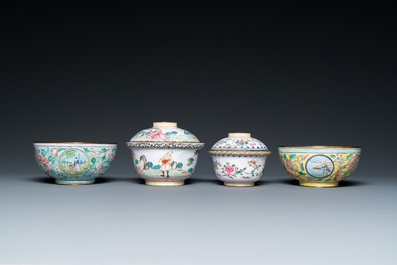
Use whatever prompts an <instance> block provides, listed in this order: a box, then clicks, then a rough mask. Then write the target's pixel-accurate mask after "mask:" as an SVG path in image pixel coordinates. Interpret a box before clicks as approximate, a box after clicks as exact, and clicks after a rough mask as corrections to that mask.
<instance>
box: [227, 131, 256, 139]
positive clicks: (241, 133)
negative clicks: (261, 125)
mask: <svg viewBox="0 0 397 265" xmlns="http://www.w3.org/2000/svg"><path fill="white" fill-rule="evenodd" d="M228 136H229V137H233V138H236V137H251V133H243V132H235V133H229V134H228Z"/></svg>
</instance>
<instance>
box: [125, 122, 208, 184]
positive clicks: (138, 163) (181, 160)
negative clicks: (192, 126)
mask: <svg viewBox="0 0 397 265" xmlns="http://www.w3.org/2000/svg"><path fill="white" fill-rule="evenodd" d="M127 146H128V147H129V148H130V149H131V150H132V160H133V163H134V168H135V170H136V173H137V174H138V175H139V176H140V177H141V178H143V179H145V183H146V184H147V185H153V186H179V185H183V184H184V181H185V179H187V178H189V177H190V176H192V175H193V173H194V170H195V167H196V164H197V159H198V152H199V150H200V149H201V148H203V146H204V143H200V141H199V140H198V139H197V137H196V136H195V135H193V134H192V133H190V132H188V131H186V130H184V129H181V128H178V127H177V123H176V122H154V123H153V127H152V128H149V129H145V130H141V131H140V132H138V133H137V134H135V135H134V136H133V137H132V138H131V140H130V141H129V142H127Z"/></svg>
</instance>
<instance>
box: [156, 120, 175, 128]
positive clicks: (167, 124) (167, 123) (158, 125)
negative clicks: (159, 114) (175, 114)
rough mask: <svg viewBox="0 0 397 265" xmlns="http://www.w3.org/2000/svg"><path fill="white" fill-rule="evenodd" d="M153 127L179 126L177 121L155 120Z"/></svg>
mask: <svg viewBox="0 0 397 265" xmlns="http://www.w3.org/2000/svg"><path fill="white" fill-rule="evenodd" d="M153 127H177V123H176V122H166V121H162V122H153Z"/></svg>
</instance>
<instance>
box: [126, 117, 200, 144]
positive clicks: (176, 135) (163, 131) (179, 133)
mask: <svg viewBox="0 0 397 265" xmlns="http://www.w3.org/2000/svg"><path fill="white" fill-rule="evenodd" d="M136 142H165V143H168V142H183V143H199V142H200V141H199V139H197V137H196V136H195V135H194V134H192V133H191V132H189V131H186V130H184V129H181V128H178V127H177V123H176V122H154V123H153V127H151V128H149V129H145V130H142V131H140V132H138V133H137V134H135V135H134V136H133V137H132V138H131V140H130V143H136Z"/></svg>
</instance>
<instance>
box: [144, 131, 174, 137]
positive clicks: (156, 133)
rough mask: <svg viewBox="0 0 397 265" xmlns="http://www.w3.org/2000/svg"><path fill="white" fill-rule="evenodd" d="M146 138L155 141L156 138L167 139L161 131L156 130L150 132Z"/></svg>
mask: <svg viewBox="0 0 397 265" xmlns="http://www.w3.org/2000/svg"><path fill="white" fill-rule="evenodd" d="M146 138H148V139H156V138H169V137H166V136H165V134H164V133H163V131H162V130H160V129H157V130H154V131H152V130H150V134H149V135H148V136H146Z"/></svg>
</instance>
